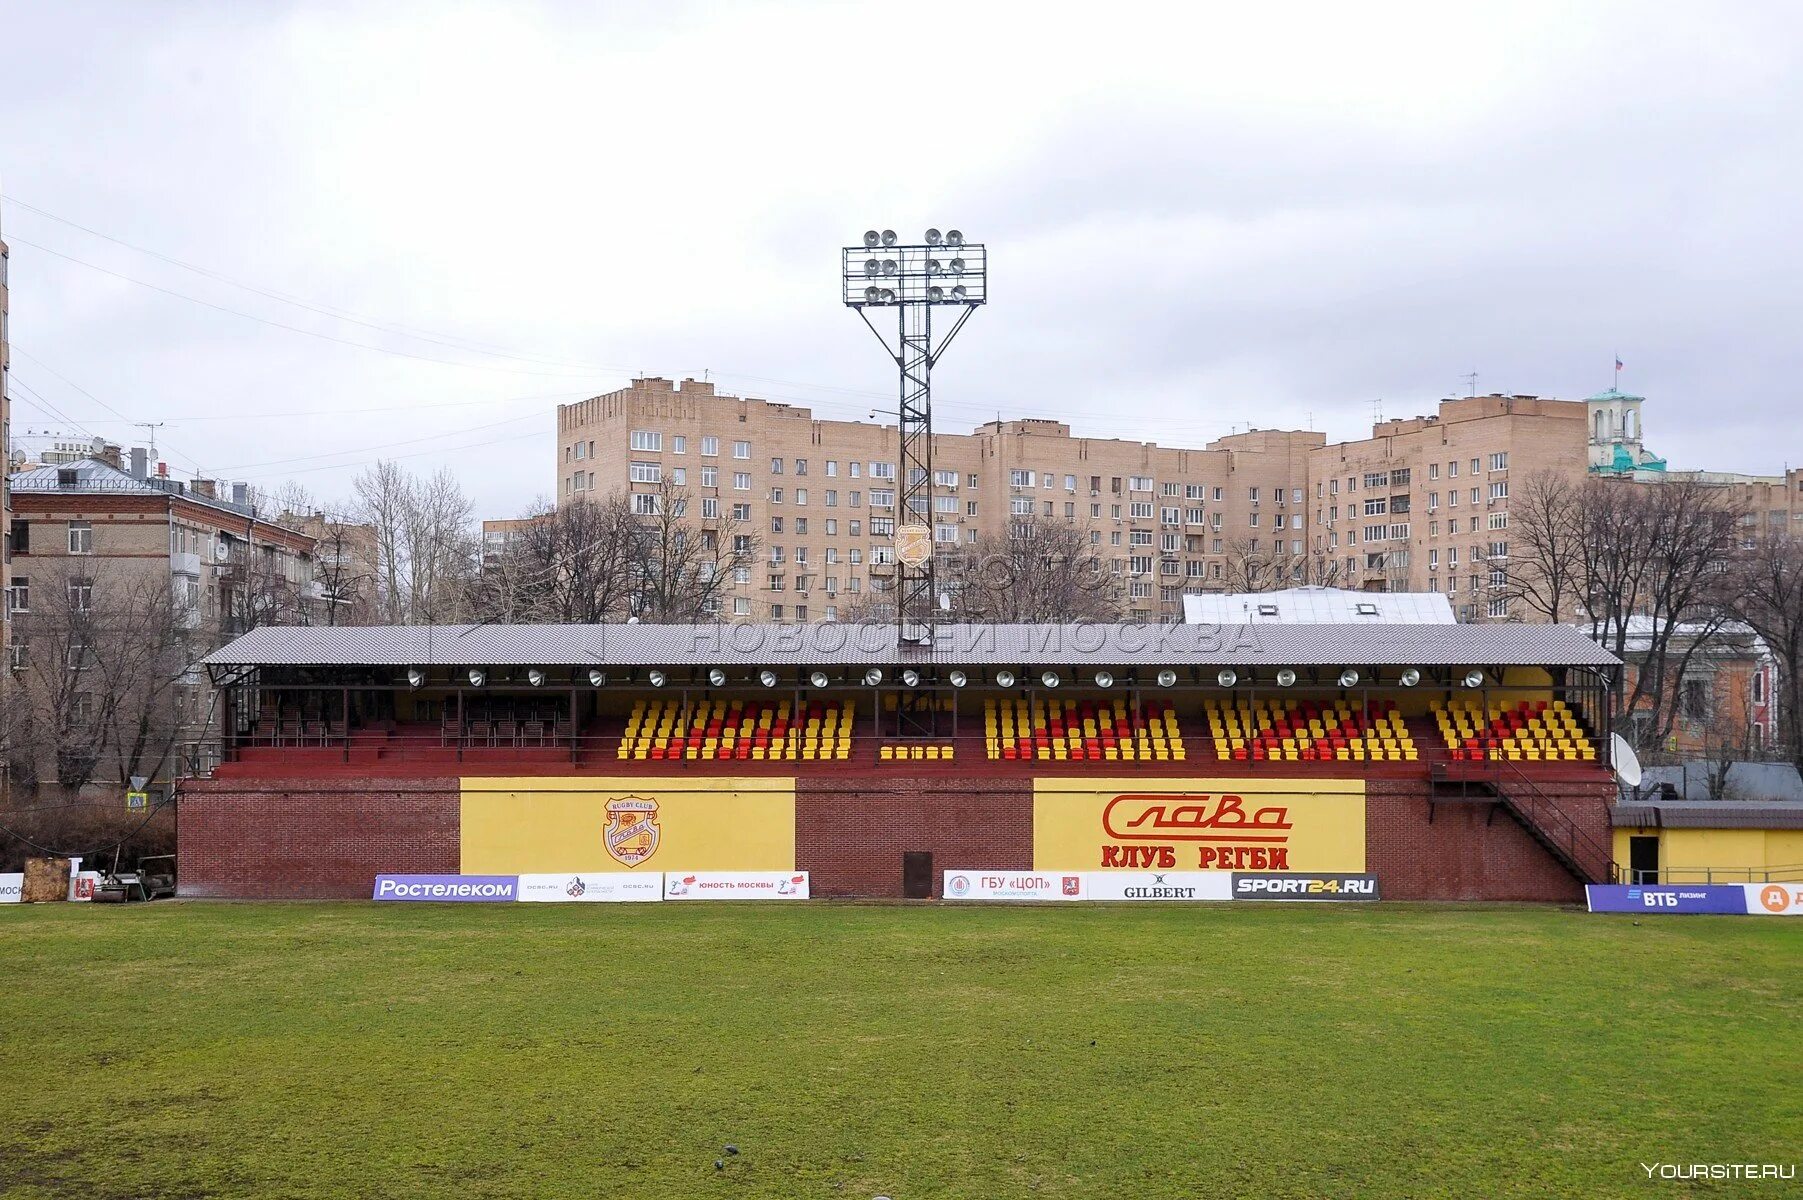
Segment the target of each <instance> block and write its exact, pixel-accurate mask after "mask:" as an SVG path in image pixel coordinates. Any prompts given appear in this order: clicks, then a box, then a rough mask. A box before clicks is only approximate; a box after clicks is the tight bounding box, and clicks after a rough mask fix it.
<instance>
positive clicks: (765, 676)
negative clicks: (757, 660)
mask: <svg viewBox="0 0 1803 1200" xmlns="http://www.w3.org/2000/svg"><path fill="white" fill-rule="evenodd" d="M758 682H759V683H761V684H763V685H764V686H765V687H775V686H776V672H775V671H772V670H771V669H770V668H768V667H765V668H764V669H763V670H762V671H759V672H758Z"/></svg>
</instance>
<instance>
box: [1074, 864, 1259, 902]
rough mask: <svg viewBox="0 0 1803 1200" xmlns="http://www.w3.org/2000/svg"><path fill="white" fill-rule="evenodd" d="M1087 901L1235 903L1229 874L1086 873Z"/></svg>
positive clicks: (1082, 876) (1084, 889)
mask: <svg viewBox="0 0 1803 1200" xmlns="http://www.w3.org/2000/svg"><path fill="white" fill-rule="evenodd" d="M1077 878H1078V880H1079V884H1078V886H1079V887H1080V888H1081V889H1082V893H1083V894H1082V896H1081V897H1080V899H1083V900H1136V901H1154V902H1171V901H1185V900H1231V899H1232V898H1233V889H1232V888H1231V887H1229V886H1228V883H1229V880H1230V878H1231V877H1230V876H1229V875H1228V874H1227V872H1225V871H1082V872H1079V873H1078V876H1077Z"/></svg>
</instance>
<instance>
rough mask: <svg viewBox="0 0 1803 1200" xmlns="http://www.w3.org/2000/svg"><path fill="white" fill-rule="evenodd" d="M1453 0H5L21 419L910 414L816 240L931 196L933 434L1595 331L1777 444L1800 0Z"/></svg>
mask: <svg viewBox="0 0 1803 1200" xmlns="http://www.w3.org/2000/svg"><path fill="white" fill-rule="evenodd" d="M1470 7H1472V6H1467V5H1457V4H1446V3H1443V2H1442V3H1434V4H1423V5H1419V6H1388V5H1372V4H1345V3H1331V4H1320V5H1294V6H1291V5H1279V4H1259V5H1248V4H1239V3H1236V4H1232V5H1224V6H1218V7H1217V6H1212V5H1204V4H1197V3H1193V2H1192V3H1184V4H1174V5H1170V6H1150V5H1146V6H1141V5H1135V4H1114V5H1095V4H1082V5H1072V4H1067V5H1059V4H1053V3H1037V4H1030V5H1029V4H1018V5H1007V6H1003V5H986V4H976V3H968V2H967V3H962V4H948V5H943V6H938V5H927V4H913V5H900V4H893V3H891V4H871V5H862V4H849V3H822V4H804V3H749V2H744V3H736V4H728V5H718V6H716V5H708V4H698V3H695V4H684V3H675V2H672V0H661V2H645V3H639V2H636V0H635V2H631V3H613V4H608V3H599V4H594V3H590V4H575V3H571V4H553V3H545V4H536V5H535V4H526V3H517V2H516V3H506V4H500V3H496V4H483V3H466V4H450V3H433V4H420V5H418V6H412V5H408V4H405V3H401V2H399V0H383V2H382V3H380V4H367V3H355V4H342V5H340V4H324V3H307V4H277V3H229V4H228V3H218V4H212V3H207V4H201V3H196V4H188V5H178V4H174V3H169V2H167V0H164V2H159V3H143V2H142V0H136V2H126V3H118V4H93V3H79V2H75V0H60V2H58V3H54V4H45V3H41V2H30V3H27V2H17V0H0V192H3V193H4V195H5V197H6V198H7V199H6V200H5V201H4V202H0V223H3V228H4V235H5V237H6V238H7V240H8V241H9V242H11V244H12V270H11V284H12V325H11V330H12V340H13V346H14V352H13V371H12V376H13V387H12V392H13V398H14V406H15V409H14V415H13V431H14V433H15V435H19V434H23V433H25V432H26V431H27V430H43V429H56V430H62V431H70V430H86V431H90V432H92V433H95V434H100V435H102V436H105V437H108V438H109V439H112V440H116V441H122V442H130V441H132V440H134V435H135V440H141V437H142V434H141V432H140V431H136V430H133V429H132V428H131V425H130V424H129V423H130V422H133V421H162V422H164V425H163V428H161V429H160V430H158V431H157V437H158V442H159V446H160V447H161V449H162V451H163V455H162V456H163V457H164V458H166V459H167V460H168V461H169V462H170V465H171V469H172V471H175V472H177V473H179V474H181V475H183V476H188V475H192V474H193V473H194V472H195V471H196V469H199V470H201V471H204V472H205V473H206V474H208V475H211V476H217V477H223V478H232V479H248V480H251V481H254V482H256V483H259V484H263V485H267V486H273V485H275V484H277V483H279V482H280V481H282V480H283V479H286V478H290V477H292V478H294V479H297V480H300V481H302V482H304V483H305V484H306V485H307V486H308V487H309V488H311V489H312V490H313V491H314V492H315V493H316V494H318V495H320V496H321V497H323V498H324V499H325V500H326V501H328V502H334V501H338V500H341V499H342V498H345V497H348V495H349V493H350V481H351V479H352V477H353V476H354V475H355V474H356V472H357V471H358V470H360V469H361V467H362V466H363V465H364V464H366V463H368V462H369V461H371V460H373V459H375V458H377V457H379V456H383V455H391V456H403V458H402V460H403V461H404V462H405V463H406V464H407V465H408V466H409V467H411V468H413V469H416V470H422V471H423V470H431V469H435V468H436V467H437V466H439V465H441V464H448V465H450V466H451V467H452V468H453V469H455V470H456V471H457V472H458V473H459V474H460V475H462V477H463V479H464V481H465V486H466V488H467V490H468V491H469V493H470V494H471V495H472V497H473V498H474V499H475V501H476V504H477V509H478V515H482V516H509V515H513V514H514V513H516V512H518V511H519V510H520V509H522V508H523V507H524V506H526V505H527V504H528V503H529V502H530V501H531V500H532V499H533V498H534V497H535V496H538V495H542V494H548V493H549V492H550V491H551V490H552V486H553V478H554V474H555V471H554V467H553V465H552V464H553V458H554V445H553V434H552V431H553V429H554V419H553V406H554V404H555V403H556V402H557V400H558V399H560V398H561V399H563V400H571V399H576V398H579V397H581V396H584V395H592V394H595V393H598V392H603V391H608V390H611V389H613V388H616V387H619V386H622V385H623V384H624V383H625V382H626V380H627V379H628V378H629V377H630V375H631V374H633V373H635V372H639V371H643V372H646V373H651V374H662V375H667V376H676V377H681V376H685V375H696V376H699V375H700V374H701V373H702V372H703V371H711V372H712V378H713V379H714V380H715V382H717V383H718V384H719V385H720V386H721V387H722V388H723V389H726V390H731V391H735V392H738V393H740V394H750V395H760V396H764V397H767V398H771V399H782V400H789V401H794V402H799V403H804V404H810V405H812V406H813V407H814V408H815V409H816V411H817V412H819V413H820V414H822V415H831V416H852V417H862V416H864V415H865V414H866V413H867V412H868V411H869V409H870V407H871V406H872V405H885V404H886V405H890V406H892V400H891V397H892V396H893V393H894V381H893V367H892V366H891V365H890V364H888V363H887V362H886V360H884V358H883V357H882V354H881V352H880V350H879V349H878V347H877V346H876V344H875V342H874V341H873V340H872V339H871V337H870V335H869V334H868V333H867V332H866V331H865V330H864V329H863V327H862V326H861V325H860V324H859V322H858V321H857V319H856V318H855V316H854V315H853V314H851V313H850V312H847V311H846V310H844V309H843V308H842V307H841V305H840V303H839V292H838V281H837V266H838V248H839V246H841V245H842V244H845V243H846V242H848V241H855V240H856V239H857V237H858V235H859V234H860V233H861V232H862V231H863V230H864V229H865V228H867V227H869V226H871V225H876V226H879V227H880V226H891V227H893V228H895V229H897V230H898V231H901V232H902V233H903V234H904V235H908V236H915V235H918V234H919V232H920V231H921V230H922V229H924V228H925V227H926V226H928V225H937V226H939V227H941V228H949V227H952V226H957V227H959V228H961V229H963V230H964V231H965V232H966V234H967V235H968V236H969V237H971V238H972V239H973V240H982V241H984V242H986V243H987V244H988V245H989V247H990V255H991V294H992V297H993V298H992V301H991V303H990V305H989V306H988V307H987V308H986V309H984V310H982V311H980V312H979V313H978V314H977V315H976V317H975V318H974V319H973V320H972V322H971V324H970V325H969V326H968V328H967V329H966V330H965V332H964V334H963V335H962V336H961V338H960V341H959V343H958V344H957V346H956V347H955V348H954V349H953V351H952V352H951V353H949V354H948V355H947V357H946V359H945V362H944V364H943V365H942V366H941V368H940V370H939V372H938V374H937V375H936V377H935V382H936V388H935V395H936V397H937V402H938V406H937V409H936V414H937V424H938V428H940V429H941V430H948V431H962V430H964V429H966V428H968V427H969V426H971V425H973V424H975V423H977V422H979V421H982V420H988V419H992V418H993V417H994V416H995V415H996V414H998V413H999V414H1001V415H1003V416H1005V417H1017V416H1044V417H1053V418H1057V419H1062V420H1068V421H1069V422H1070V423H1071V424H1072V425H1073V426H1074V427H1075V428H1076V430H1077V431H1078V432H1079V433H1084V434H1093V435H1104V436H1106V435H1120V436H1125V437H1137V438H1148V439H1157V440H1160V441H1163V442H1165V443H1167V444H1195V445H1199V444H1201V443H1202V442H1204V441H1206V440H1208V439H1210V438H1213V437H1217V436H1219V435H1221V434H1223V433H1226V432H1228V431H1230V429H1232V428H1233V427H1235V426H1239V427H1244V426H1245V425H1247V424H1253V425H1257V426H1260V427H1267V428H1268V427H1284V428H1300V427H1312V428H1316V429H1321V430H1324V431H1326V433H1327V434H1328V436H1329V438H1330V439H1333V440H1339V439H1343V438H1351V437H1358V436H1362V435H1363V434H1364V433H1366V432H1368V430H1369V424H1370V420H1371V416H1372V412H1373V402H1374V401H1375V400H1378V399H1380V398H1381V400H1382V404H1383V411H1384V412H1385V413H1386V414H1388V415H1390V416H1397V415H1405V414H1410V413H1416V412H1421V411H1426V410H1428V409H1430V407H1431V405H1432V404H1433V402H1434V401H1435V400H1436V399H1437V398H1439V397H1441V396H1444V395H1449V394H1455V393H1463V391H1464V390H1465V388H1466V381H1465V380H1464V378H1463V376H1464V375H1465V374H1466V372H1469V371H1472V370H1474V369H1475V370H1476V371H1477V372H1478V388H1479V390H1480V391H1484V392H1488V391H1494V390H1502V391H1508V392H1517V393H1538V394H1542V395H1556V396H1561V397H1582V396H1585V395H1588V394H1589V393H1591V392H1593V391H1596V390H1598V389H1600V388H1603V387H1606V386H1608V384H1609V383H1610V381H1611V364H1612V359H1613V356H1614V355H1615V354H1616V353H1618V352H1619V354H1620V356H1621V358H1622V359H1623V361H1624V362H1625V363H1626V370H1625V371H1624V372H1623V374H1622V386H1623V387H1624V389H1626V390H1632V391H1635V392H1639V393H1641V394H1644V395H1645V396H1647V397H1648V403H1647V410H1646V425H1647V430H1648V442H1649V445H1650V446H1651V448H1653V449H1654V450H1655V451H1657V452H1659V453H1662V454H1665V455H1667V456H1669V457H1670V459H1671V460H1672V463H1673V465H1674V466H1677V467H1710V468H1715V469H1729V470H1743V471H1758V472H1776V471H1779V470H1781V469H1782V468H1783V467H1785V466H1786V465H1787V464H1792V465H1794V464H1796V463H1797V462H1799V461H1803V438H1800V437H1799V436H1798V424H1799V423H1798V420H1797V417H1796V402H1797V385H1796V381H1797V379H1798V378H1799V374H1800V371H1799V368H1800V367H1803V362H1799V358H1800V357H1803V355H1800V353H1799V338H1798V330H1799V328H1800V327H1803V311H1800V308H1803V306H1800V305H1799V301H1798V293H1799V279H1803V248H1800V247H1803V239H1800V238H1799V233H1800V232H1803V230H1800V228H1799V227H1800V225H1803V217H1800V216H1799V214H1800V213H1803V197H1800V196H1799V183H1800V182H1803V136H1800V129H1803V61H1800V59H1803V17H1800V16H1799V13H1803V6H1798V5H1794V4H1770V5H1758V4H1721V5H1696V4H1685V5H1661V4H1652V3H1629V4H1603V3H1578V4H1573V3H1570V2H1569V0H1567V2H1565V3H1557V4H1546V5H1539V4H1531V3H1521V2H1511V3H1509V4H1498V5H1494V6H1487V12H1488V15H1482V14H1479V15H1474V14H1472V13H1470V12H1468V11H1465V10H1466V9H1468V8H1470ZM26 206H30V207H29V208H28V207H26ZM34 210H41V211H34ZM46 213H48V214H54V216H55V218H60V220H58V219H52V218H51V217H49V216H46V215H44V214H46ZM64 222H68V223H64ZM69 223H72V224H69ZM77 226H79V227H85V231H84V229H83V228H77ZM97 235H105V236H104V237H103V236H97ZM107 238H112V239H117V241H108V240H106V239H107ZM27 243H30V244H27ZM119 243H127V244H128V245H122V244H119ZM132 247H136V248H137V249H134V248H132ZM49 251H55V252H56V254H60V255H65V256H68V257H56V256H54V255H53V254H51V253H49ZM145 251H149V252H153V253H145ZM158 256H162V257H158ZM70 259H76V260H80V263H85V264H89V265H80V264H78V263H77V262H74V261H70ZM168 260H179V262H180V263H186V264H191V265H193V266H194V267H198V268H202V269H203V270H202V271H201V272H197V271H194V270H189V269H186V268H184V267H182V266H179V265H176V263H174V262H171V261H168ZM95 268H101V269H103V270H97V269H95ZM103 271H104V272H112V274H107V273H103ZM134 281H136V282H134ZM146 284H148V285H153V286H144V285H146ZM235 284H236V285H247V286H234V285H235ZM156 289H164V290H156ZM252 289H254V290H252ZM171 293H178V294H171ZM260 293H268V294H260ZM278 297H289V298H292V299H294V300H298V301H301V302H302V303H301V304H293V303H287V302H284V300H283V299H280V298H278ZM209 306H211V307H209ZM320 310H331V311H329V312H328V311H320ZM333 313H337V314H342V315H337V316H335V315H333ZM250 318H257V319H250ZM283 326H286V327H288V328H283ZM402 327H405V329H404V330H403V329H402ZM301 331H305V332H301ZM47 410H50V411H47Z"/></svg>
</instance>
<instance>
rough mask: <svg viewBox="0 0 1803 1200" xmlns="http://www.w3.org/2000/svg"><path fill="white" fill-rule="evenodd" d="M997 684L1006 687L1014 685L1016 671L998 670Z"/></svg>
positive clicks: (996, 674) (996, 675)
mask: <svg viewBox="0 0 1803 1200" xmlns="http://www.w3.org/2000/svg"><path fill="white" fill-rule="evenodd" d="M995 685H996V686H997V687H1005V688H1011V687H1013V686H1014V672H1013V671H1006V670H1004V671H997V672H996V673H995Z"/></svg>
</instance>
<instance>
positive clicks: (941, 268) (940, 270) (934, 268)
mask: <svg viewBox="0 0 1803 1200" xmlns="http://www.w3.org/2000/svg"><path fill="white" fill-rule="evenodd" d="M927 274H928V275H943V274H945V264H944V263H942V262H940V261H939V260H938V259H936V258H929V259H927Z"/></svg>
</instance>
